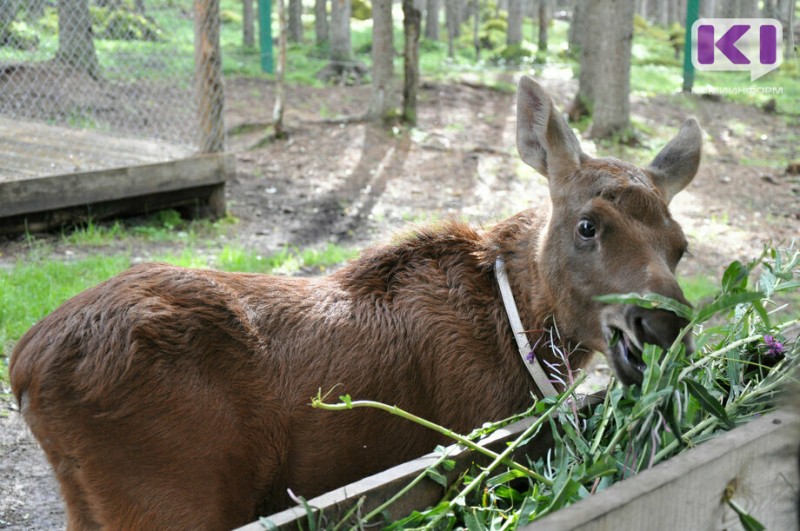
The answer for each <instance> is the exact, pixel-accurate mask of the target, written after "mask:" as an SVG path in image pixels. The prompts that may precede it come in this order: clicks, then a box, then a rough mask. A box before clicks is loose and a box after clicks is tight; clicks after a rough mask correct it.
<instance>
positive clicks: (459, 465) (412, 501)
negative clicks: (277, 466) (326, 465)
mask: <svg viewBox="0 0 800 531" xmlns="http://www.w3.org/2000/svg"><path fill="white" fill-rule="evenodd" d="M600 401H602V397H598V396H595V395H591V396H586V397H584V402H583V404H582V407H586V405H588V404H595V403H598V402H600ZM534 421H535V419H534V418H532V417H529V418H527V419H523V420H520V421H518V422H515V423H513V424H509V425H508V426H506V427H504V428H501V429H499V430H497V431H496V432H494V433H493V434H492V435H491V436H489V437H487V438H486V439H485V440H484V441H482V442H481V443H480V444H481V446H484V447H487V448H490V449H492V450H494V451H496V452H501V451H503V450H504V449H505V448H506V443H507V442H509V441H511V440H514V439H516V438H517V437H519V435H521V434H522V433H523V432H524V431H525V430H526V429H527V428H528V427H529V426H530V425H531V424H532V423H533V422H534ZM552 444H553V439H552V435H551V433H550V431H549V428H548V426H547V425H545V426H544V427H543V428H542V430H541V432H540V433H539V434H538V435H537V436H536V437H535V438H534V439H532V440H531V441H530V442H529V443H528V445H527V446H526V447H525V448H523V449H522V451H519V452H518V453H517V454H516V455H515V456H514V457H515V458H516V459H518V460H520V462H525V457H524V456H527V457H529V458H530V459H538V458H539V457H542V456H543V455H544V454H546V453H547V450H548V449H549V448H551V447H552ZM448 456H450V458H451V459H454V460H455V461H456V466H455V467H454V469H453V470H451V471H449V472H447V473H446V476H447V479H448V481H449V482H450V483H451V484H452V482H453V481H455V480H456V478H457V477H458V476H459V475H460V474H461V473H462V472H464V471H465V470H467V469H468V468H469V467H470V466H472V465H473V464H476V465H478V466H486V465H487V464H488V463H489V462H490V461H491V460H490V459H489V458H487V457H486V456H484V455H482V454H476V453H474V452H472V451H470V450H467V449H464V448H461V447H459V446H457V445H453V446H450V447H448ZM437 459H438V456H437V455H435V454H428V455H425V456H422V457H420V458H418V459H414V460H412V461H408V462H406V463H403V464H400V465H397V466H395V467H393V468H390V469H388V470H386V471H384V472H380V473H378V474H375V475H373V476H369V477H367V478H364V479H362V480H360V481H356V482H354V483H351V484H350V485H347V486H345V487H342V488H339V489H335V490H332V491H330V492H328V493H326V494H323V495H321V496H318V497H316V498H313V499H311V500H309V501H308V503H309V505H310V506H311V507H313V508H315V509H316V510H318V511H319V510H321V511H322V512H323V514H324V515H325V517H326V518H327V519H328V522H329V523H336V522H338V521H340V520H341V519H342V518H343V517H344V516H345V515H346V514H347V512H348V511H349V510H350V509H351V508H352V507H353V506H354V505H355V504H356V503H357V502H358V501H359V500H362V499H363V501H362V503H363V505H362V509H361V511H360V513H361V514H365V513H366V512H369V511H370V510H372V509H375V508H376V507H378V506H380V505H381V504H382V503H384V502H385V501H386V500H388V499H389V498H391V497H392V496H394V495H395V494H396V493H397V492H399V491H400V490H401V489H403V488H404V487H406V486H407V485H409V484H410V483H411V481H412V480H414V479H415V478H416V477H418V476H419V475H420V474H422V473H423V472H424V471H425V470H426V469H428V468H429V467H430V466H431V465H433V464H434V463H435V462H436V461H437ZM440 472H442V471H441V470H440ZM443 495H444V489H443V488H442V486H441V485H439V484H438V483H436V482H434V481H432V480H430V479H427V478H426V479H423V480H422V481H420V482H419V483H417V484H416V486H415V487H414V488H412V489H410V490H409V492H407V493H405V494H404V495H403V496H402V497H401V498H400V499H398V500H397V501H396V502H395V503H393V504H392V506H391V507H390V508H389V511H388V513H389V514H390V516H393V517H394V518H402V517H403V516H406V515H408V514H410V513H411V512H412V511H414V510H420V509H424V508H426V507H430V506H432V505H434V504H435V503H437V502H439V500H441V499H442V496H443ZM267 518H268V520H269V521H270V522H271V523H272V524H273V525H274V526H276V527H277V528H278V529H298V528H301V526H305V525H306V523H307V518H308V516H307V514H306V511H305V509H304V508H303V507H294V508H291V509H287V510H285V511H282V512H279V513H276V514H273V515H271V516H269V517H267ZM344 529H347V527H344ZM376 529H377V528H376ZM263 530H264V526H263V525H262V524H261V523H260V522H253V523H251V524H248V525H246V526H244V527H241V528H239V530H238V531H263Z"/></svg>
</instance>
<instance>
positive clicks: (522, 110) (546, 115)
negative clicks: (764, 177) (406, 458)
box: [517, 77, 702, 384]
mask: <svg viewBox="0 0 800 531" xmlns="http://www.w3.org/2000/svg"><path fill="white" fill-rule="evenodd" d="M701 146H702V133H701V131H700V127H699V126H698V124H697V121H696V120H694V119H688V120H686V121H685V122H684V123H683V125H682V126H681V129H680V131H679V133H678V135H677V136H676V137H675V138H674V139H672V141H670V142H669V143H668V144H667V145H666V146H665V147H664V149H663V150H662V151H661V152H660V153H659V154H658V155H657V156H656V157H655V159H654V160H653V161H652V162H651V163H650V165H649V166H648V167H647V168H644V169H640V168H638V167H636V166H633V165H631V164H628V163H625V162H622V161H620V160H617V159H613V158H592V157H589V156H587V155H586V154H585V153H583V152H582V151H581V146H580V143H579V142H578V139H577V138H576V137H575V135H574V134H573V133H572V131H571V130H570V128H569V126H568V125H567V123H566V122H565V121H564V119H563V118H562V117H561V116H560V115H559V114H558V112H557V111H556V110H555V108H554V107H553V103H552V100H551V99H550V97H549V96H548V95H547V94H546V93H545V92H544V90H543V89H542V88H541V87H540V86H539V85H538V84H537V83H536V82H535V81H533V80H532V79H531V78H529V77H523V78H522V79H521V81H520V83H519V91H518V94H517V148H518V149H519V152H520V155H521V157H522V159H523V160H524V161H525V162H526V163H527V164H529V165H530V166H532V167H533V168H534V169H536V170H537V171H538V172H539V173H541V174H542V175H544V176H545V177H547V179H548V181H549V186H550V197H551V201H552V208H551V212H550V218H549V220H548V223H547V226H546V228H545V229H544V230H545V232H544V235H543V236H542V237H541V238H540V240H539V242H538V247H537V249H536V250H535V251H534V253H535V256H534V260H535V263H536V264H537V268H538V271H539V275H540V278H541V280H542V283H543V285H544V286H543V287H544V290H545V296H546V297H547V298H548V299H549V302H550V304H551V307H553V308H556V311H555V315H554V316H553V318H554V319H555V321H556V324H557V325H558V327H559V329H560V330H561V331H562V332H563V331H564V329H566V333H567V336H568V337H572V338H575V339H577V340H579V341H580V343H581V346H582V347H583V348H587V349H592V350H597V351H601V352H605V353H606V356H607V358H608V359H609V362H610V363H611V365H612V367H613V368H614V370H615V372H616V374H617V376H618V377H619V378H620V380H621V381H622V382H623V383H625V384H632V383H637V382H640V381H641V379H642V375H643V372H644V368H645V364H644V362H643V360H642V349H643V347H644V344H645V343H650V344H654V345H657V346H660V347H662V348H665V349H666V348H668V347H669V346H670V345H671V344H672V343H673V341H674V340H675V339H676V338H677V336H678V334H679V332H680V330H681V329H682V328H683V327H684V326H686V325H687V324H688V323H687V322H686V321H685V320H684V319H681V318H679V317H677V316H676V315H674V314H672V313H670V312H667V311H663V310H648V309H643V308H640V307H638V306H632V305H630V306H625V305H607V304H603V303H600V302H598V301H596V300H595V298H596V297H597V296H599V295H605V294H610V293H629V292H636V293H639V294H647V293H657V294H660V295H664V296H667V297H671V298H673V299H676V300H678V301H680V302H683V303H684V304H688V302H687V301H686V299H685V298H684V296H683V292H682V291H681V289H680V287H679V286H678V283H677V281H676V279H675V268H676V266H677V265H678V262H679V261H680V259H681V257H682V256H683V254H684V253H685V252H686V248H687V243H686V238H685V236H684V234H683V231H682V230H681V228H680V226H679V225H678V224H677V223H676V222H675V220H673V219H672V217H671V215H670V213H669V209H668V205H669V202H670V200H671V199H672V198H673V197H674V196H675V194H677V193H678V192H680V191H681V190H682V189H683V188H685V187H686V186H687V185H688V184H689V183H690V182H691V181H692V179H693V178H694V176H695V173H696V172H697V168H698V166H699V164H700V151H701ZM684 342H685V344H686V348H687V350H691V349H692V344H691V338H689V337H688V336H687V338H686V339H685V340H684Z"/></svg>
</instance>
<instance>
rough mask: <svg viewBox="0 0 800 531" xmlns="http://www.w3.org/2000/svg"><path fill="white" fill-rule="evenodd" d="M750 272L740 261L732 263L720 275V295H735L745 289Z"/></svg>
mask: <svg viewBox="0 0 800 531" xmlns="http://www.w3.org/2000/svg"><path fill="white" fill-rule="evenodd" d="M748 275H750V270H749V269H748V268H747V267H745V266H744V265H743V264H742V263H741V262H740V261H738V260H736V261H735V262H732V263H731V264H730V265H729V266H728V267H727V269H725V273H723V274H722V293H737V292H740V291H742V290H744V289H746V288H747V277H748Z"/></svg>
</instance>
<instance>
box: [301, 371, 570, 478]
mask: <svg viewBox="0 0 800 531" xmlns="http://www.w3.org/2000/svg"><path fill="white" fill-rule="evenodd" d="M578 381H583V378H580V379H579V380H578ZM574 387H575V386H574V385H573V386H572V387H570V389H574ZM563 396H564V397H566V396H567V395H566V393H565V394H564V395H563ZM561 401H563V400H560V401H559V402H558V403H561ZM311 406H312V407H315V408H318V409H324V410H327V411H346V410H349V409H354V408H360V407H369V408H374V409H380V410H382V411H386V412H388V413H391V414H392V415H397V416H398V417H402V418H404V419H407V420H410V421H412V422H415V423H417V424H419V425H421V426H425V427H426V428H429V429H431V430H433V431H435V432H437V433H441V434H442V435H445V436H446V437H449V438H451V439H453V440H454V441H456V442H457V443H459V444H460V445H462V446H466V447H467V448H469V449H470V450H474V451H476V452H480V453H482V454H484V455H486V456H488V457H491V458H492V459H497V458H498V457H499V455H498V454H497V453H496V452H493V451H491V450H489V449H488V448H484V447H483V446H480V445H477V444H475V443H474V442H472V441H470V440H469V439H467V438H466V437H464V436H463V435H459V434H458V433H456V432H454V431H452V430H449V429H447V428H445V427H443V426H440V425H438V424H435V423H433V422H431V421H429V420H425V419H423V418H422V417H418V416H416V415H414V414H413V413H409V412H408V411H405V410H403V409H401V408H399V407H397V406H389V405H387V404H384V403H381V402H375V401H372V400H353V401H351V402H349V403H344V402H340V403H338V404H327V403H325V402H323V401H322V398H321V397H320V395H317V397H316V398H314V399H312V400H311ZM537 422H538V420H537ZM535 424H536V422H535V423H534V425H535ZM504 464H505V465H507V466H508V467H510V468H513V469H514V470H518V471H519V472H522V473H523V474H525V475H526V476H529V477H531V478H533V479H535V480H536V481H540V482H542V483H544V484H546V485H548V486H550V485H552V481H551V480H550V479H548V478H547V477H545V476H543V475H541V474H538V473H536V472H534V471H533V470H531V469H530V468H528V467H526V466H523V465H521V464H519V463H517V462H516V461H513V460H510V459H506V460H505V461H504Z"/></svg>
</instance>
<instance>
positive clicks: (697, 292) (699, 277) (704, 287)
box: [678, 273, 719, 305]
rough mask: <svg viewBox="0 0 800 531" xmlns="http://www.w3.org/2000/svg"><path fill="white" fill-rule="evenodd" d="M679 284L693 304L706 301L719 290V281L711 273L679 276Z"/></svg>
mask: <svg viewBox="0 0 800 531" xmlns="http://www.w3.org/2000/svg"><path fill="white" fill-rule="evenodd" d="M678 284H679V285H680V287H681V289H682V290H683V294H684V296H685V297H686V299H687V300H688V301H689V302H691V303H692V304H693V305H697V304H699V303H701V302H703V301H705V300H706V299H707V298H708V297H710V296H712V295H714V294H715V293H716V292H717V291H719V282H717V280H716V279H714V278H713V277H711V276H710V275H706V274H702V273H701V274H696V275H691V276H685V277H679V278H678Z"/></svg>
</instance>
